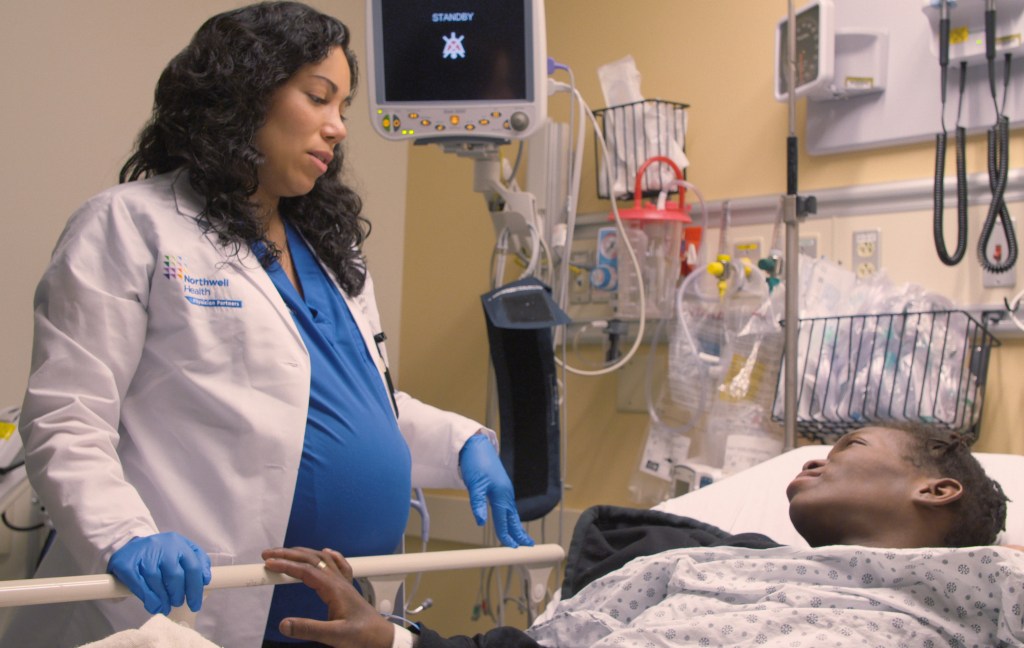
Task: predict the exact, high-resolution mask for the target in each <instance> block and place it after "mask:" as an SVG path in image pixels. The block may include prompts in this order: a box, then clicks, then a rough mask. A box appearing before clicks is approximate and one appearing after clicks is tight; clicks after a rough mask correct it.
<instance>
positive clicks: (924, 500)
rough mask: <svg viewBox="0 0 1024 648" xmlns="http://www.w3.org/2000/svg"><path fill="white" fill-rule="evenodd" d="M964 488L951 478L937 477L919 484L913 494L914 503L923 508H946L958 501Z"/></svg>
mask: <svg viewBox="0 0 1024 648" xmlns="http://www.w3.org/2000/svg"><path fill="white" fill-rule="evenodd" d="M963 494H964V486H963V484H961V483H960V482H959V481H957V480H956V479H953V478H952V477H937V478H933V479H928V480H926V481H924V482H922V483H921V485H920V486H919V487H918V489H917V491H916V492H915V493H914V498H913V499H914V502H915V503H917V504H922V505H924V506H946V505H948V504H952V503H953V502H955V501H957V500H959V499H960V498H961V497H962V496H963Z"/></svg>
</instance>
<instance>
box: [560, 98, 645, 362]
mask: <svg viewBox="0 0 1024 648" xmlns="http://www.w3.org/2000/svg"><path fill="white" fill-rule="evenodd" d="M580 101H581V102H583V98H582V97H580ZM584 105H586V104H585V102H584ZM586 112H587V116H588V117H589V121H590V124H591V126H592V127H593V129H594V133H595V139H596V140H597V142H598V144H599V145H600V147H599V148H600V149H601V160H602V162H603V163H604V164H603V165H602V168H603V170H604V172H605V174H607V177H608V183H609V184H608V186H612V184H611V168H612V163H611V155H610V154H609V153H608V146H607V145H606V143H605V141H604V137H603V135H602V134H601V129H600V127H598V124H597V118H595V117H594V114H593V113H592V112H591V111H590V109H589V107H588V108H587V111H586ZM610 193H611V204H612V217H613V218H614V220H615V226H616V229H617V230H618V232H619V240H620V241H623V242H624V243H625V245H624V246H622V247H623V248H625V250H626V252H627V253H628V255H629V261H630V263H632V264H633V270H634V271H635V272H636V276H637V277H642V276H643V274H642V272H641V268H640V260H639V259H638V258H637V255H636V252H635V251H634V250H633V246H632V244H631V243H630V242H629V237H628V236H626V227H625V225H624V224H623V222H622V217H621V216H620V215H619V206H618V202H617V201H616V199H615V195H614V192H610ZM619 258H620V259H621V256H620V257H619ZM638 283H639V290H638V291H637V292H638V295H639V299H638V301H639V308H640V319H639V325H640V327H639V330H638V331H637V334H636V338H635V339H634V340H633V346H632V347H630V349H629V351H627V352H626V353H625V354H624V355H622V356H620V357H619V359H618V360H617V361H615V362H614V363H612V364H610V365H607V366H605V367H603V368H601V369H593V370H589V369H580V368H577V367H572V366H569V365H565V368H566V369H567V370H568V371H569V372H570V373H573V374H576V375H578V376H603V375H606V374H609V373H612V372H614V371H618V370H619V369H621V368H622V367H624V366H625V365H626V363H627V362H629V361H630V360H632V359H633V356H634V355H636V352H637V350H638V349H639V348H640V344H641V343H642V342H643V337H644V328H645V327H646V324H647V323H646V319H647V318H646V311H647V306H646V303H647V302H646V298H647V296H646V294H645V290H644V285H643V282H642V281H640V282H638ZM555 362H556V363H558V364H561V361H560V359H559V358H558V356H555Z"/></svg>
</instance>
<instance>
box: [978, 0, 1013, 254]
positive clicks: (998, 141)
mask: <svg viewBox="0 0 1024 648" xmlns="http://www.w3.org/2000/svg"><path fill="white" fill-rule="evenodd" d="M985 31H986V34H985V36H986V54H987V57H988V78H989V87H990V89H991V92H992V103H993V104H994V105H995V109H996V123H995V126H993V127H992V128H991V129H989V131H988V186H989V189H991V191H992V202H991V203H990V204H989V207H988V215H987V216H986V217H985V222H984V223H983V224H982V226H981V237H980V238H979V239H978V258H979V260H980V261H981V267H982V268H984V269H985V270H987V271H989V272H993V273H997V274H998V273H1003V272H1006V271H1008V270H1010V269H1011V268H1012V267H1013V266H1014V265H1015V264H1016V263H1017V252H1018V250H1017V236H1016V234H1015V233H1014V230H1013V220H1012V219H1011V218H1010V210H1009V208H1007V206H1006V201H1005V199H1004V197H1005V193H1006V182H1007V176H1008V174H1009V170H1010V119H1009V117H1007V116H1006V115H1005V114H1004V111H1005V109H1006V96H1007V94H1008V93H1009V89H1010V62H1011V56H1010V54H1007V55H1006V67H1004V68H1003V104H1002V106H1000V105H999V102H998V100H997V99H996V84H995V11H994V10H992V11H986V12H985ZM989 43H991V45H988V44H989ZM996 219H999V223H1000V224H1001V225H1002V226H1003V233H1004V234H1005V235H1006V258H1005V259H996V260H995V261H994V262H993V260H991V259H989V258H988V244H989V242H990V241H991V239H992V232H993V231H994V230H995V228H996Z"/></svg>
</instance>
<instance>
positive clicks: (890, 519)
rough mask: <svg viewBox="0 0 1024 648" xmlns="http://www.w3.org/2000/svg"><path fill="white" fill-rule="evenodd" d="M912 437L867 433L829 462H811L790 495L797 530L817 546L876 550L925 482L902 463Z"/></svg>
mask: <svg viewBox="0 0 1024 648" xmlns="http://www.w3.org/2000/svg"><path fill="white" fill-rule="evenodd" d="M906 434H907V433H905V432H903V431H900V430H891V429H884V428H864V429H862V430H857V431H855V432H850V433H848V434H846V435H845V436H843V437H842V438H840V439H839V441H837V442H836V444H835V446H834V447H833V448H832V450H831V452H829V454H828V458H827V459H824V460H813V461H808V462H807V463H806V464H804V470H803V471H802V472H800V474H798V475H797V476H796V477H795V478H794V479H793V481H792V482H790V484H789V486H788V488H787V489H786V495H787V496H788V497H789V502H790V504H789V517H790V519H791V520H792V521H793V526H794V527H796V530H797V531H799V532H800V535H802V536H803V537H804V538H805V539H806V540H807V541H808V542H809V543H810V544H811V545H812V546H821V545H826V544H871V543H870V542H867V541H866V539H868V538H871V537H874V536H876V535H877V533H876V532H877V531H878V530H879V529H880V528H884V527H885V525H894V524H900V521H901V519H904V520H905V519H906V517H905V516H906V513H907V511H908V509H909V508H910V507H911V506H912V494H913V492H914V488H915V484H916V482H917V480H918V479H919V478H920V475H919V474H918V472H917V471H916V470H915V469H914V467H913V466H911V465H910V464H909V463H908V462H907V461H905V460H904V459H903V455H904V454H905V449H904V444H905V443H906V442H907V436H906Z"/></svg>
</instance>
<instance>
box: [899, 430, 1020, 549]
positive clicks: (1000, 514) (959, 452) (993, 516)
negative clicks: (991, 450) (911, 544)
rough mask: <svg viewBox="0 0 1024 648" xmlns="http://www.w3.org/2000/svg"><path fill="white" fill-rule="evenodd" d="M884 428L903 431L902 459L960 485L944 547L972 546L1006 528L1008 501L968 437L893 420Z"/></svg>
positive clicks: (988, 540) (991, 540)
mask: <svg viewBox="0 0 1024 648" xmlns="http://www.w3.org/2000/svg"><path fill="white" fill-rule="evenodd" d="M884 427H886V428H891V429H894V430H902V431H903V432H905V433H906V435H907V436H906V438H907V442H906V443H905V444H904V448H905V450H906V452H905V453H904V454H903V460H904V461H906V462H908V463H909V464H910V465H912V466H914V467H915V468H917V469H918V470H921V471H923V472H924V473H925V474H928V475H932V476H936V477H950V478H952V479H955V480H957V481H959V482H960V484H961V485H962V486H963V495H962V496H961V497H960V499H959V500H958V501H956V502H954V503H953V504H952V505H951V506H953V507H954V508H953V510H954V511H955V514H956V521H955V522H954V523H953V525H952V528H951V529H950V530H949V533H947V534H946V537H945V538H944V540H943V542H944V545H945V546H947V547H975V546H982V545H990V544H993V543H995V541H996V538H997V537H998V535H999V532H1000V531H1002V530H1003V529H1005V528H1006V503H1007V502H1008V501H1009V500H1008V498H1007V497H1006V494H1005V493H1003V487H1002V486H1000V485H999V482H997V481H995V480H994V479H992V478H990V477H989V476H988V475H987V474H985V469H984V468H982V466H981V464H980V463H978V459H977V458H976V457H975V456H974V455H973V454H972V453H971V447H970V443H969V441H970V439H969V438H968V437H964V436H962V435H960V434H957V433H955V432H950V431H948V430H943V429H941V428H937V427H935V426H930V425H926V424H918V423H895V424H891V425H888V424H887V425H885V426H884Z"/></svg>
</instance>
